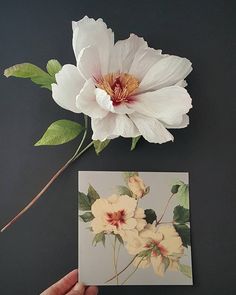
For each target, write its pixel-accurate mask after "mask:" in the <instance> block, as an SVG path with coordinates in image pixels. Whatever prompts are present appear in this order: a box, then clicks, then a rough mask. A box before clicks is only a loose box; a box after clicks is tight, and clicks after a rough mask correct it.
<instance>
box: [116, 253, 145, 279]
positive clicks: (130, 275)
mask: <svg viewBox="0 0 236 295" xmlns="http://www.w3.org/2000/svg"><path fill="white" fill-rule="evenodd" d="M143 258H144V257H143ZM143 258H142V259H141V260H140V261H139V263H138V264H137V266H136V267H135V269H134V270H133V271H132V272H131V274H129V275H128V277H127V278H126V279H125V280H124V282H123V283H122V284H121V285H124V284H125V283H126V282H127V281H128V280H129V279H130V278H131V277H132V275H133V274H134V273H135V272H136V271H137V270H138V267H139V265H140V263H141V262H142V261H143Z"/></svg>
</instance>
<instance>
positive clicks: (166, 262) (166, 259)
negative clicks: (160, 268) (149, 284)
mask: <svg viewBox="0 0 236 295" xmlns="http://www.w3.org/2000/svg"><path fill="white" fill-rule="evenodd" d="M162 262H163V263H164V265H165V271H166V270H167V268H168V266H169V265H170V259H169V258H168V257H165V256H163V257H162Z"/></svg>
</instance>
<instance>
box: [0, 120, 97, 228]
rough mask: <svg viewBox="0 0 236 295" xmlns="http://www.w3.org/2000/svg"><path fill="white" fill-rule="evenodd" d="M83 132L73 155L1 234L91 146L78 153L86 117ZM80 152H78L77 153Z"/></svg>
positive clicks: (84, 136)
mask: <svg viewBox="0 0 236 295" xmlns="http://www.w3.org/2000/svg"><path fill="white" fill-rule="evenodd" d="M85 128H86V129H85V131H84V134H83V138H82V140H81V142H80V144H79V146H78V148H77V149H76V151H75V153H74V155H73V156H72V157H71V158H70V159H69V160H68V161H67V162H66V163H65V164H64V165H63V166H62V167H61V168H60V169H59V170H58V171H57V172H56V174H54V175H53V177H52V178H51V179H50V180H49V182H48V183H47V184H46V185H45V186H44V187H43V188H42V190H41V191H40V192H39V193H38V194H37V195H36V196H35V197H34V198H33V199H32V200H31V201H30V202H29V203H28V204H27V205H26V206H25V207H24V208H23V209H22V210H21V211H20V212H19V213H18V214H17V215H16V216H15V217H14V218H12V219H11V220H10V221H9V222H8V223H7V224H6V225H5V226H4V227H3V228H2V229H1V232H3V231H5V230H6V229H7V228H8V227H10V226H11V225H13V224H14V223H15V222H16V221H17V220H18V218H20V217H21V216H22V215H23V214H24V213H25V212H26V211H28V210H29V209H30V208H31V207H32V206H33V205H34V204H35V203H36V202H37V201H38V199H39V198H40V197H41V196H42V195H43V194H44V193H45V192H46V191H47V189H48V188H49V187H50V185H51V184H52V183H53V182H54V181H55V180H56V179H57V178H58V177H59V176H60V175H61V174H62V173H63V172H64V171H65V170H66V168H67V167H69V166H70V164H71V163H73V162H74V161H75V160H76V159H78V158H79V157H80V156H81V155H82V154H83V153H84V152H85V151H86V150H87V149H88V148H90V147H91V146H92V145H93V141H92V142H90V143H89V144H88V145H87V146H86V147H85V148H84V149H83V150H82V151H80V149H81V147H82V145H83V143H84V140H85V138H86V135H87V117H86V116H85ZM79 151H80V152H79Z"/></svg>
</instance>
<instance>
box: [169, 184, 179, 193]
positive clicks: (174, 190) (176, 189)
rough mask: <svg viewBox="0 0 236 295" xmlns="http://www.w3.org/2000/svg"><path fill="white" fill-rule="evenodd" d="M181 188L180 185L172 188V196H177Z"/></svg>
mask: <svg viewBox="0 0 236 295" xmlns="http://www.w3.org/2000/svg"><path fill="white" fill-rule="evenodd" d="M179 187H180V185H179V184H175V185H173V186H172V188H171V192H172V194H176V193H177V192H178V190H179Z"/></svg>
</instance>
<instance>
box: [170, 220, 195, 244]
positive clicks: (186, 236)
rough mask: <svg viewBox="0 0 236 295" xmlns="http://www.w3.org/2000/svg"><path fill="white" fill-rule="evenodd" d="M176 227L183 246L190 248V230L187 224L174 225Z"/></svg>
mask: <svg viewBox="0 0 236 295" xmlns="http://www.w3.org/2000/svg"><path fill="white" fill-rule="evenodd" d="M174 227H175V230H176V231H177V233H178V234H179V236H180V238H181V240H182V243H183V246H184V247H185V248H188V246H190V245H191V243H190V228H189V227H188V226H187V225H186V224H174Z"/></svg>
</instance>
